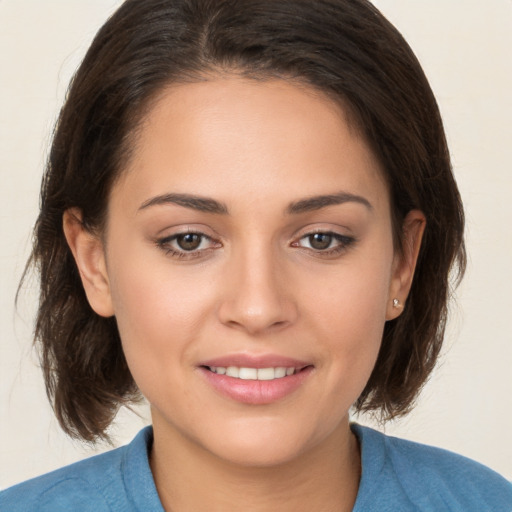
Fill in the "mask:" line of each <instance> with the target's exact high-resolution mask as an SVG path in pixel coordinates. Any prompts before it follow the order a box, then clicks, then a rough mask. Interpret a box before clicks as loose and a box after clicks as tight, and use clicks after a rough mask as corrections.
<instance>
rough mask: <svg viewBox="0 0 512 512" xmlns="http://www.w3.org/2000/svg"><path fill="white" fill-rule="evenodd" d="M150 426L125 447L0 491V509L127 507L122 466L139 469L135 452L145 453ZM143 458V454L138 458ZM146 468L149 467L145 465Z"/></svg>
mask: <svg viewBox="0 0 512 512" xmlns="http://www.w3.org/2000/svg"><path fill="white" fill-rule="evenodd" d="M150 434H151V431H150V429H144V430H142V431H141V432H140V433H139V434H138V435H137V437H136V438H135V439H134V440H133V441H132V443H130V444H129V445H127V446H123V447H121V448H117V449H115V450H112V451H109V452H106V453H103V454H101V455H96V456H94V457H91V458H89V459H86V460H83V461H80V462H77V463H75V464H71V465H70V466H66V467H64V468H61V469H58V470H56V471H52V472H51V473H47V474H45V475H42V476H40V477H37V478H34V479H32V480H28V481H26V482H23V483H21V484H18V485H15V486H13V487H10V488H9V489H6V490H5V491H2V492H0V510H6V511H7V510H9V511H10V512H29V511H30V512H32V511H38V512H47V511H48V512H50V511H51V512H58V511H69V510H83V511H87V510H91V511H94V512H113V511H117V510H123V511H124V510H131V509H132V507H131V506H130V505H129V501H130V500H129V496H127V493H126V486H125V479H126V466H127V464H128V463H130V466H132V467H130V471H131V472H132V473H133V472H134V471H137V470H138V469H140V468H137V467H133V465H134V463H135V466H137V465H140V464H138V463H137V454H138V453H139V452H142V451H143V452H145V454H147V449H146V443H147V440H148V437H149V436H150ZM142 460H143V461H144V460H146V461H147V455H146V457H145V458H143V459H142ZM148 470H149V468H148Z"/></svg>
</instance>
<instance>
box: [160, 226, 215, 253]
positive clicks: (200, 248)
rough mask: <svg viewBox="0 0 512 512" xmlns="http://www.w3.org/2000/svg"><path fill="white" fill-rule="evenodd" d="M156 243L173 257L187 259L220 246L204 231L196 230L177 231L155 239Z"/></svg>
mask: <svg viewBox="0 0 512 512" xmlns="http://www.w3.org/2000/svg"><path fill="white" fill-rule="evenodd" d="M156 245H157V246H158V247H159V248H160V249H162V250H163V251H165V253H166V254H168V255H170V256H172V257H174V258H189V259H190V258H196V257H200V256H202V255H204V254H205V252H207V251H210V250H211V249H214V248H217V247H220V246H221V244H220V243H219V242H216V241H214V240H213V239H212V238H210V237H209V236H207V235H205V234H204V233H196V232H186V233H177V234H175V235H171V236H168V237H165V238H162V239H159V240H156Z"/></svg>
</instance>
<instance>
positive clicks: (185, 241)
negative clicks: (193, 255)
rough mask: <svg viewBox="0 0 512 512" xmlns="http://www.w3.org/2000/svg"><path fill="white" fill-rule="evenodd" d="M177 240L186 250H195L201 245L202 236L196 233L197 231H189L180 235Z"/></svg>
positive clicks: (181, 247)
mask: <svg viewBox="0 0 512 512" xmlns="http://www.w3.org/2000/svg"><path fill="white" fill-rule="evenodd" d="M176 242H177V243H178V245H179V247H180V249H183V250H184V251H193V250H194V249H197V248H198V247H199V246H200V245H201V236H200V235H196V234H195V233H187V234H185V235H180V236H179V237H178V238H177V239H176Z"/></svg>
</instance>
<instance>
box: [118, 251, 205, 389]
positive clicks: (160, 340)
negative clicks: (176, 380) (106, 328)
mask: <svg viewBox="0 0 512 512" xmlns="http://www.w3.org/2000/svg"><path fill="white" fill-rule="evenodd" d="M126 254H129V255H130V256H127V257H124V258H117V259H116V260H115V261H116V266H115V270H113V271H112V272H111V273H110V274H109V276H110V287H111V294H112V302H113V305H114V312H115V317H116V321H117V325H118V329H119V333H120V337H121V341H122V345H123V351H124V353H125V356H126V359H127V362H128V365H129V367H130V370H131V372H132V375H133V377H134V379H135V381H136V382H137V384H138V385H139V386H140V387H141V390H142V392H143V393H144V394H146V389H145V388H146V387H147V386H148V384H149V386H151V382H153V381H154V380H156V379H157V378H158V376H160V377H161V373H162V369H163V368H164V369H170V368H174V371H177V370H179V367H180V366H181V365H183V364H184V362H186V360H187V359H188V357H187V355H188V351H189V350H190V349H191V345H192V344H193V343H192V342H193V340H195V339H197V338H198V333H199V332H200V331H201V330H202V326H203V322H204V320H205V318H206V311H207V310H208V309H209V307H210V304H211V302H212V290H211V289H209V288H208V287H205V286H199V285H198V283H199V282H200V281H201V279H200V277H198V276H196V278H195V279H191V278H190V277H187V274H186V273H184V272H179V271H176V269H175V268H173V267H172V266H171V265H169V264H168V262H167V261H166V260H165V258H162V257H161V256H160V258H159V260H160V261H158V262H157V261H151V262H148V257H147V253H146V252H143V251H141V255H140V256H146V257H140V258H139V255H138V254H137V252H136V250H133V251H128V250H127V251H126ZM113 256H114V255H113ZM113 261H114V259H113ZM178 270H179V269H178Z"/></svg>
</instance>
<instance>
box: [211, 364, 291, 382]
mask: <svg viewBox="0 0 512 512" xmlns="http://www.w3.org/2000/svg"><path fill="white" fill-rule="evenodd" d="M207 368H208V369H209V370H210V371H211V372H213V373H217V374H218V375H226V376H227V377H233V378H235V379H242V380H275V379H282V378H283V377H287V376H288V377H289V376H290V375H293V374H294V373H295V367H288V368H286V367H282V366H279V367H276V368H247V367H238V366H228V367H224V366H208V367H207Z"/></svg>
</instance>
